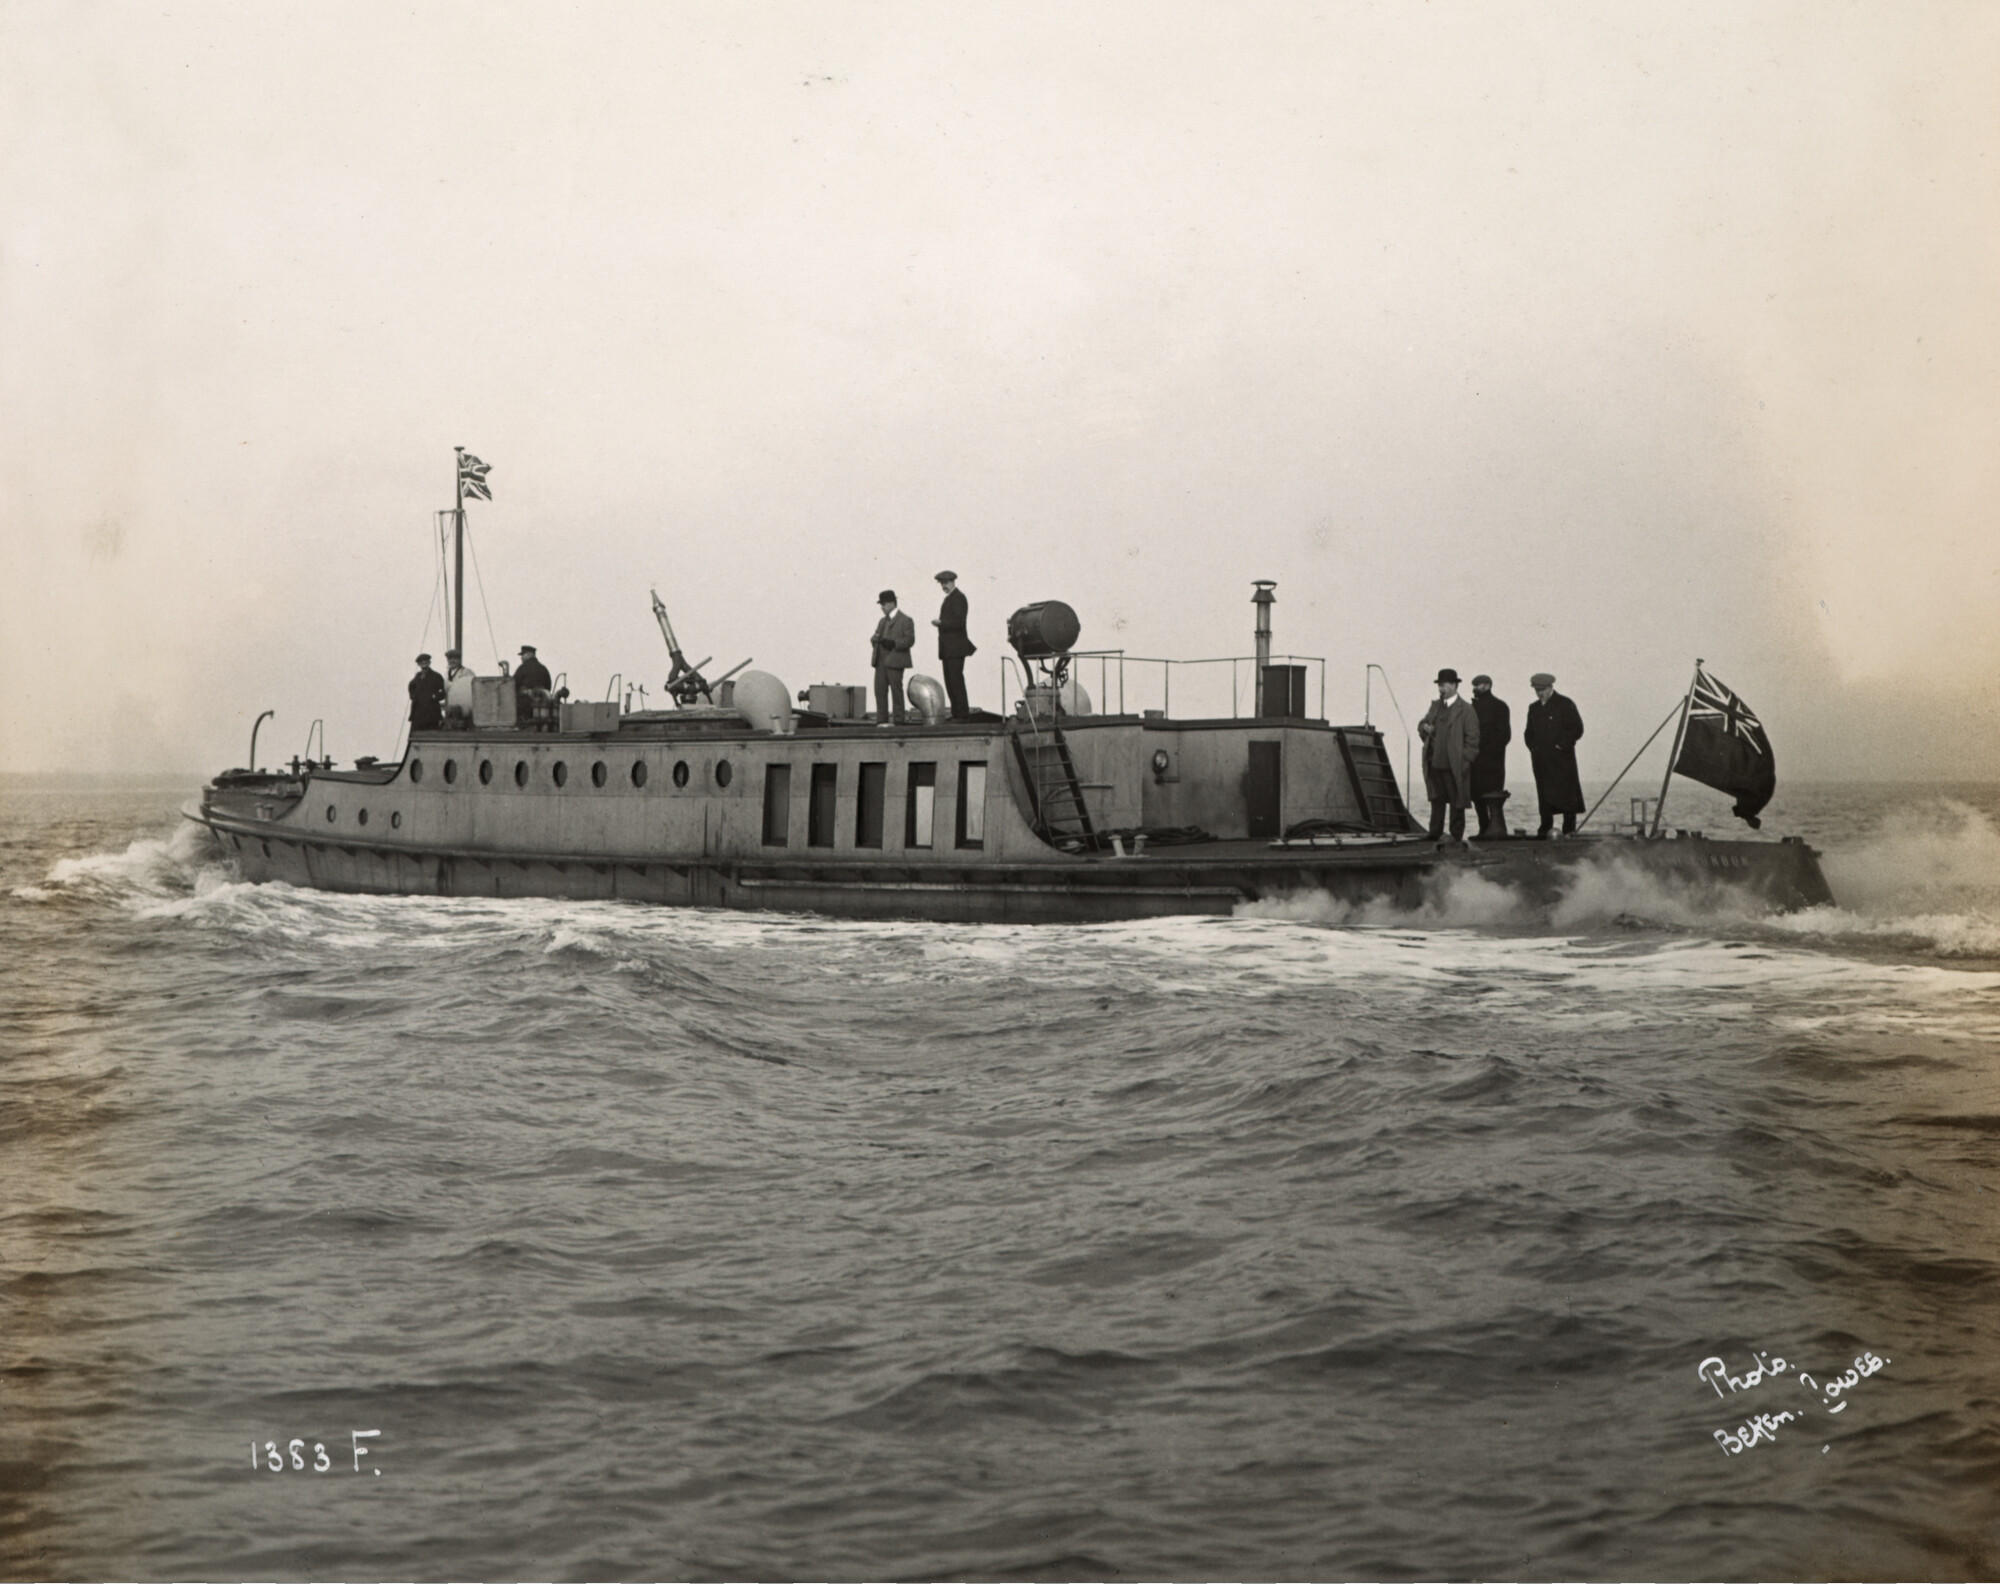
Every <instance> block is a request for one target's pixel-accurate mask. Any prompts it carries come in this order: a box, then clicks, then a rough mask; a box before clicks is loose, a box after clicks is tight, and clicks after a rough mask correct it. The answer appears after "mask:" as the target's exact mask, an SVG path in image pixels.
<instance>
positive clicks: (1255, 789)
mask: <svg viewBox="0 0 2000 1584" xmlns="http://www.w3.org/2000/svg"><path fill="white" fill-rule="evenodd" d="M1280 747H1281V745H1280V744H1278V743H1274V742H1253V743H1252V744H1251V745H1250V773H1249V774H1248V775H1247V776H1245V777H1244V783H1243V784H1244V788H1245V790H1246V792H1247V793H1248V795H1249V804H1250V807H1249V816H1250V817H1249V820H1248V821H1247V826H1248V830H1247V834H1249V835H1251V836H1253V837H1257V836H1261V837H1264V838H1266V839H1272V838H1275V837H1276V836H1277V834H1278V779H1279V778H1278V767H1279V759H1278V754H1279V751H1280Z"/></svg>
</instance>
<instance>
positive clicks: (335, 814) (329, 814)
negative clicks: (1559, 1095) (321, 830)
mask: <svg viewBox="0 0 2000 1584" xmlns="http://www.w3.org/2000/svg"><path fill="white" fill-rule="evenodd" d="M339 818H340V810H338V809H337V808H335V807H334V806H333V805H332V804H331V803H329V804H327V806H326V822H327V824H329V825H331V824H332V823H333V822H334V821H335V820H337V819H339Z"/></svg>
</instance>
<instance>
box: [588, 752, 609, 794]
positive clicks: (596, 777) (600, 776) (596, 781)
mask: <svg viewBox="0 0 2000 1584" xmlns="http://www.w3.org/2000/svg"><path fill="white" fill-rule="evenodd" d="M605 774H606V772H605V769H604V761H603V760H602V759H600V760H598V761H597V763H596V764H594V765H592V766H591V767H590V784H591V785H592V786H594V787H601V786H603V785H604V777H605Z"/></svg>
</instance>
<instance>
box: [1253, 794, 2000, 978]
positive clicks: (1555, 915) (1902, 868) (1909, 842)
mask: <svg viewBox="0 0 2000 1584" xmlns="http://www.w3.org/2000/svg"><path fill="white" fill-rule="evenodd" d="M1822 866H1823V868H1824V870H1825V872H1826V877H1827V882H1828V884H1829V885H1830V886H1831V887H1832V888H1833V894H1834V896H1835V897H1836V898H1838V904H1837V905H1836V906H1833V907H1819V908H1810V909H1806V910H1803V911H1800V912H1795V913H1779V912H1775V911H1773V910H1772V909H1771V908H1770V907H1769V906H1768V905H1767V904H1765V903H1764V902H1762V901H1761V900H1760V899H1759V898H1757V897H1755V896H1753V895H1751V894H1749V893H1747V892H1745V891H1742V890H1740V889H1737V888H1734V887H1731V886H1728V885H1725V884H1719V883H1717V882H1715V881H1712V880H1710V879H1708V878H1706V877H1705V876H1686V877H1682V876H1677V875H1673V874H1665V873H1661V872H1659V871H1656V870H1651V869H1647V868H1644V867H1643V866H1641V865H1639V864H1637V863H1634V862H1631V861H1628V860H1624V859H1622V858H1620V857H1618V856H1615V855H1613V856H1609V857H1605V858H1599V859H1596V860H1594V861H1592V862H1590V863H1585V864H1580V865H1578V866H1577V867H1576V868H1575V869H1573V870H1571V871H1570V872H1569V873H1568V874H1567V876H1566V877H1565V878H1564V880H1563V883H1562V889H1561V891H1560V892H1559V893H1558V894H1557V895H1556V896H1555V897H1554V899H1553V900H1548V899H1537V898H1533V897H1529V896H1525V895H1523V894H1522V893H1520V892H1519V891H1517V890H1515V889H1514V888H1512V887H1510V886H1509V885H1507V884H1506V883H1504V882H1502V881H1497V880H1494V879H1490V878H1488V877H1487V876H1486V875H1485V874H1483V873H1481V872H1480V871H1478V870H1472V869H1455V868H1443V869H1439V870H1437V871H1436V872H1434V873H1433V874H1432V875H1430V876H1429V877H1428V878H1427V879H1426V881H1425V886H1424V892H1423V899H1422V901H1421V902H1420V903H1419V905H1418V906H1417V908H1416V909H1415V910H1414V911H1411V910H1409V909H1406V908H1401V907H1398V906H1397V905H1395V904H1393V903H1391V902H1388V901H1367V902H1345V901H1342V900H1340V899H1339V898H1336V897H1333V896H1329V895H1327V894H1326V893H1324V892H1301V893H1296V894H1293V895H1289V896H1283V897H1275V898H1271V899H1269V900H1266V901H1262V902H1254V903H1247V904H1245V905H1243V906H1241V907H1239V908H1238V909H1237V910H1236V916H1237V917H1238V918H1253V919H1278V920H1289V921H1292V922H1295V923H1305V924H1318V925H1326V926H1331V927H1335V928H1375V927H1387V926H1396V925H1403V926H1416V927H1419V928H1431V929H1500V930H1531V929H1556V930H1566V931H1598V930H1605V929H1641V928H1665V929H1669V930H1675V931H1687V930H1695V931H1705V932H1713V931H1716V930H1718V929H1720V930H1727V931H1732V932H1745V933H1758V934H1765V935H1773V934H1775V935H1779V936H1782V937H1785V938H1787V939H1790V940H1795V941H1799V942H1802V943H1803V942H1816V943H1822V944H1826V945H1832V946H1839V947H1850V948H1851V947H1857V946H1858V947H1866V948H1869V949H1871V950H1877V951H1880V950H1892V951H1900V952H1911V953H1917V954H1920V955H1925V956H1932V957H1941V958H1948V959H1953V960H1964V959H2000V828H1996V826H1995V823H1994V821H1993V820H1992V819H1991V818H1989V817H1988V816H1987V815H1986V814H1984V813H1982V812H1981V811H1980V810H1978V809H1976V808H1973V807H1971V806H1970V805H1968V804H1966V803H1963V802H1961V801H1959V800H1957V799H1953V798H1933V799H1929V800H1927V801H1925V802H1923V803H1921V804H1918V805H1916V806H1914V807H1911V808H1907V809H1902V810H1898V811H1897V812H1896V813H1894V814H1892V815H1890V816H1889V817H1888V818H1886V819H1884V820H1883V821H1882V822H1881V823H1880V824H1879V825H1878V826H1876V827H1875V828H1874V829H1873V830H1872V831H1870V832H1869V833H1868V834H1866V835H1865V836H1863V837H1862V838H1860V839H1859V840H1857V841H1855V842H1852V843H1848V844H1843V845H1840V846H1838V847H1830V848H1829V849H1828V850H1827V851H1826V852H1825V854H1824V856H1823V859H1822Z"/></svg>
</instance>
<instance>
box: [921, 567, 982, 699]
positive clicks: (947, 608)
mask: <svg viewBox="0 0 2000 1584" xmlns="http://www.w3.org/2000/svg"><path fill="white" fill-rule="evenodd" d="M937 580H938V587H940V588H942V589H943V590H944V606H943V608H942V609H941V610H939V612H938V614H937V620H936V621H934V622H932V623H931V625H932V626H933V627H935V628H936V629H937V630H938V662H939V664H941V665H942V666H943V667H944V690H945V692H947V693H948V694H950V695H951V718H952V719H953V720H964V719H966V718H967V717H968V716H969V715H971V713H972V706H971V705H970V704H968V703H967V702H966V701H965V657H966V656H967V655H973V654H977V653H979V650H978V648H977V647H976V646H975V645H974V644H973V642H972V640H971V639H970V638H968V637H967V636H966V633H965V610H966V606H965V596H964V595H963V594H961V593H959V591H958V574H957V573H956V572H940V573H939V574H938V575H937Z"/></svg>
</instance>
